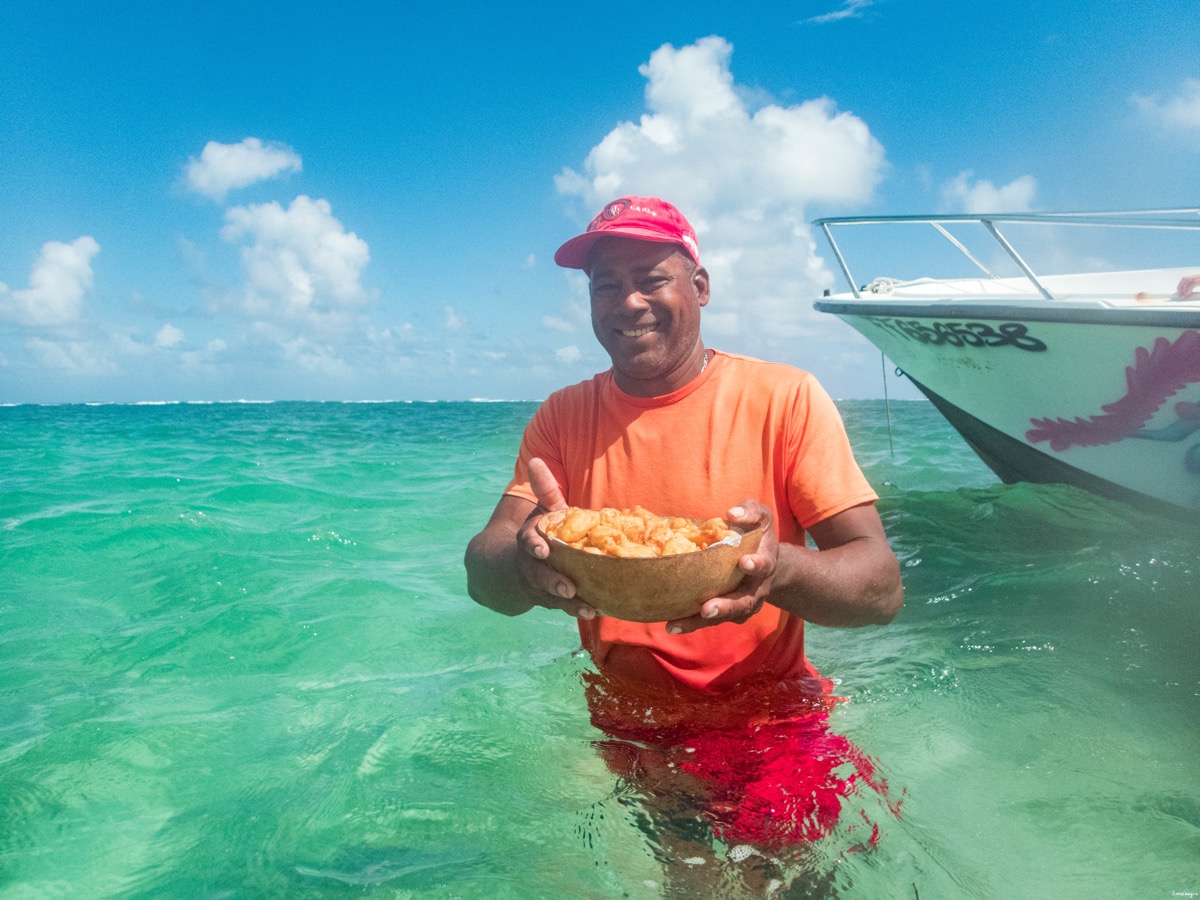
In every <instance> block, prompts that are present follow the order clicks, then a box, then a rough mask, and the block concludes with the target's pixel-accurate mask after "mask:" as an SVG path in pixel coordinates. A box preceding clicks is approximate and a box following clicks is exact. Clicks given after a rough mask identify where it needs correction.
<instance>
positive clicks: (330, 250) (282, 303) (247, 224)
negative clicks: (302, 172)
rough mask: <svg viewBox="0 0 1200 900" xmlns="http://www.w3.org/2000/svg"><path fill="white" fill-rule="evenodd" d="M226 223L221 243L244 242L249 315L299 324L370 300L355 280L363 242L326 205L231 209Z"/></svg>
mask: <svg viewBox="0 0 1200 900" xmlns="http://www.w3.org/2000/svg"><path fill="white" fill-rule="evenodd" d="M225 220H226V225H225V227H224V228H223V229H222V230H221V237H222V238H224V239H225V240H226V241H229V242H231V243H232V242H236V241H239V240H242V239H248V240H249V244H248V245H247V246H245V247H243V248H242V261H243V263H244V264H245V266H246V273H247V276H248V280H247V283H246V286H245V291H244V304H245V308H246V310H247V311H248V312H250V313H251V314H253V315H257V316H263V317H266V318H274V319H291V320H293V321H295V322H297V323H299V322H302V321H305V320H311V319H316V318H319V317H320V316H321V315H322V314H325V315H326V317H328V314H329V313H336V312H341V311H344V310H345V309H347V308H349V307H351V306H355V305H357V304H360V303H362V302H364V301H365V300H367V299H369V296H368V293H367V292H366V291H365V290H364V289H363V287H362V284H361V283H360V280H359V279H360V278H361V275H362V270H363V268H364V267H365V266H366V264H367V262H368V261H369V260H370V251H369V249H368V247H367V242H366V241H364V240H362V239H361V238H359V237H358V236H357V235H356V234H354V232H347V231H346V229H345V228H344V227H343V226H342V223H341V222H339V221H338V220H337V219H336V218H335V217H334V216H333V213H332V210H331V208H330V205H329V202H328V201H327V200H319V199H318V200H312V199H310V198H308V197H305V196H303V195H301V196H299V197H297V198H296V199H295V200H293V201H292V203H291V205H290V206H289V207H288V208H287V209H284V208H283V207H282V206H280V205H279V204H278V203H274V202H272V203H264V204H261V205H253V206H235V207H234V208H232V209H230V210H228V211H227V212H226V213H225Z"/></svg>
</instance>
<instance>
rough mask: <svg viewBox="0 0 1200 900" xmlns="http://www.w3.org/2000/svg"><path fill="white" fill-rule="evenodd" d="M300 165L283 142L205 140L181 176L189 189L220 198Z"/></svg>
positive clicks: (291, 170)
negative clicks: (198, 153) (198, 156)
mask: <svg viewBox="0 0 1200 900" xmlns="http://www.w3.org/2000/svg"><path fill="white" fill-rule="evenodd" d="M301 165H302V161H301V159H300V154H299V153H297V152H296V151H295V150H293V149H292V148H291V147H287V146H284V145H283V144H264V143H263V142H262V141H260V140H259V139H258V138H254V137H248V138H246V139H245V140H243V141H242V142H241V143H240V144H220V143H218V142H217V141H209V142H208V143H207V144H205V145H204V150H203V151H202V152H201V153H200V158H199V159H196V158H195V157H192V158H191V159H189V160H188V163H187V166H186V167H185V168H184V179H185V181H186V183H187V186H188V188H189V190H192V191H195V192H196V193H198V194H203V195H204V196H206V197H210V198H211V199H213V200H216V201H218V202H220V201H221V200H224V199H225V195H226V194H227V193H229V191H231V190H235V189H237V188H244V187H248V186H249V185H252V184H254V183H255V182H257V181H265V180H266V179H268V178H277V177H278V176H280V175H282V174H284V173H285V172H299V171H300V169H301Z"/></svg>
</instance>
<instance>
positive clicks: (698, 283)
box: [692, 266, 708, 306]
mask: <svg viewBox="0 0 1200 900" xmlns="http://www.w3.org/2000/svg"><path fill="white" fill-rule="evenodd" d="M692 286H693V287H694V288H695V289H696V298H697V299H698V300H699V302H700V305H701V306H708V269H706V268H704V266H697V267H696V271H695V272H693V273H692Z"/></svg>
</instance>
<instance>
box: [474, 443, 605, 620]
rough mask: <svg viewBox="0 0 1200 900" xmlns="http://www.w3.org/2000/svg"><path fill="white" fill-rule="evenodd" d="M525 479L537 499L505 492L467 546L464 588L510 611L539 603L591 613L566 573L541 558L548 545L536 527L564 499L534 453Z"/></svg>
mask: <svg viewBox="0 0 1200 900" xmlns="http://www.w3.org/2000/svg"><path fill="white" fill-rule="evenodd" d="M529 483H530V485H531V486H532V488H533V492H534V495H535V496H536V497H537V498H538V503H537V505H536V506H535V505H534V504H531V503H530V502H529V501H528V500H525V499H522V498H520V497H517V496H514V495H512V494H506V495H505V496H503V497H501V498H500V502H499V503H498V504H497V505H496V509H495V511H494V512H493V513H492V517H491V519H490V520H489V521H488V523H487V525H486V526H484V529H483V531H481V532H480V533H479V534H477V535H476V536H475V537H474V538H472V540H471V542H470V544H469V545H468V546H467V553H466V559H465V562H466V567H467V592H468V593H469V594H470V595H471V597H472V598H473V599H474V600H475V601H476V602H478V603H482V604H483V605H484V606H487V607H488V608H490V609H494V610H496V611H497V612H502V613H505V614H506V615H510V616H514V615H519V614H521V613H523V612H527V611H528V610H529V609H530V608H531V607H534V606H544V607H546V608H547V609H561V610H562V611H563V612H565V613H567V615H570V616H574V617H575V618H577V619H592V618H595V616H596V611H595V610H594V609H593V608H592V607H591V606H589V605H588V604H587V603H585V602H583V601H582V600H580V599H579V598H578V597H576V596H575V584H574V583H573V582H572V581H571V579H569V578H567V577H566V576H565V575H562V574H561V573H559V572H556V571H555V570H554V569H552V568H551V567H550V565H549V564H548V563H547V562H546V558H547V557H548V556H549V555H550V545H549V544H548V543H547V542H546V539H545V538H544V537H542V536H541V535H540V534H538V532H537V523H538V520H539V519H540V518H541V517H542V516H543V515H545V514H546V513H547V512H552V511H553V510H556V509H563V508H565V507H566V505H567V503H566V500H565V499H564V497H563V494H562V491H561V490H560V489H559V487H558V482H557V481H555V479H554V475H553V474H552V473H551V471H550V467H549V466H547V465H546V464H545V462H543V461H542V460H540V459H534V460H531V461H530V464H529Z"/></svg>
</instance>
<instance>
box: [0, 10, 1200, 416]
mask: <svg viewBox="0 0 1200 900" xmlns="http://www.w3.org/2000/svg"><path fill="white" fill-rule="evenodd" d="M1186 7H1187V4H1182V5H1181V4H1177V3H1158V2H1142V3H1126V2H1116V3H1114V2H1106V3H1079V2H1059V0H1050V2H1037V3H1024V2H1015V3H1006V4H982V3H980V4H975V3H949V2H912V0H849V2H839V0H829V2H794V3H780V2H767V3H760V4H751V5H745V4H730V3H726V2H722V3H707V2H699V3H693V4H690V5H688V6H686V7H679V6H670V5H666V4H645V3H636V4H635V3H625V2H620V0H615V2H608V3H605V4H602V5H599V6H596V5H592V6H588V7H581V8H580V10H579V11H575V10H574V8H568V7H567V6H565V5H563V4H542V3H524V4H512V5H508V4H464V3H456V2H448V3H443V4H440V5H438V7H437V8H436V9H435V8H434V5H433V4H390V3H389V4H384V3H341V4H332V3H286V4H284V3H257V4H255V3H224V2H204V3H187V2H173V3H170V4H167V3H162V4H155V3H149V2H146V3H122V2H116V3H109V4H102V3H98V2H97V3H78V4H73V3H55V2H45V3H32V2H30V3H25V2H12V3H5V4H0V215H2V217H3V218H2V219H0V403H19V402H40V403H45V402H89V401H99V402H126V401H155V400H233V399H264V400H269V399H314V400H332V399H348V400H370V399H374V400H385V399H416V400H427V399H468V398H481V397H482V398H493V399H538V398H542V397H544V396H546V395H547V394H548V393H549V392H550V391H551V390H553V389H554V388H555V387H557V386H560V385H562V384H566V383H570V382H574V381H578V380H580V379H582V378H586V377H588V376H589V375H591V374H592V373H594V372H596V371H599V370H601V369H603V368H606V367H607V360H606V358H605V357H604V356H603V353H602V351H601V350H600V348H599V346H598V345H597V344H596V342H595V339H594V338H593V336H592V334H591V330H590V326H589V323H588V318H587V303H586V287H585V284H584V283H583V281H582V279H581V277H580V276H579V275H578V273H574V272H567V271H565V270H561V269H558V268H556V267H555V266H554V264H553V261H552V259H551V257H552V255H553V252H554V249H555V248H556V247H557V246H558V244H559V243H561V242H562V241H563V240H565V239H566V238H568V237H570V236H572V235H573V234H575V233H577V231H578V230H580V228H581V227H582V226H583V225H584V224H585V223H586V222H587V220H588V219H589V218H590V217H591V216H592V214H593V213H594V212H595V211H596V210H597V209H598V208H599V207H600V206H601V205H603V203H604V202H606V201H607V200H609V199H612V198H614V197H616V196H620V195H622V194H650V193H653V194H659V195H662V196H665V197H668V198H669V199H671V200H673V201H674V202H676V203H677V205H679V206H680V207H681V208H682V209H683V210H684V212H685V213H686V214H687V215H688V216H689V217H690V218H691V219H692V220H693V224H695V225H696V226H697V229H698V231H699V234H700V241H701V249H702V254H703V256H704V260H705V263H706V264H707V266H708V268H709V270H710V273H711V274H712V279H713V302H712V304H711V305H710V306H709V308H708V309H707V310H706V312H705V324H704V334H705V339H706V343H707V344H708V345H710V346H714V347H718V348H721V349H726V350H730V351H736V352H741V353H749V354H753V355H757V356H761V357H764V358H769V359H776V360H782V361H786V362H790V363H793V364H795V365H798V366H800V367H802V368H806V369H809V370H810V371H813V372H815V373H816V374H817V375H818V377H819V378H820V379H821V380H822V381H823V382H824V383H825V384H826V386H827V387H828V388H829V389H830V392H831V393H833V394H834V395H835V396H837V397H877V396H881V395H882V390H883V387H882V381H881V375H880V370H881V366H880V361H879V356H878V353H877V352H876V351H874V350H873V348H871V347H870V346H869V345H867V344H866V343H865V342H864V341H863V340H862V339H861V338H859V337H858V336H857V335H856V334H854V333H853V332H852V331H851V330H850V329H849V328H848V327H846V326H845V325H843V324H842V323H840V322H839V321H838V320H836V319H834V318H832V317H830V316H825V315H822V314H819V313H816V312H814V311H813V310H812V301H813V299H815V298H816V297H817V296H818V295H819V294H820V291H821V289H822V288H823V287H826V286H833V287H835V288H836V289H842V288H843V285H842V284H841V283H840V278H835V277H834V274H833V271H832V268H831V265H832V257H831V255H830V253H829V252H828V248H827V247H826V246H825V245H824V244H823V242H822V241H821V239H820V238H819V237H818V236H814V234H813V232H812V229H811V227H810V225H809V223H811V221H812V220H813V219H814V218H817V217H818V216H828V215H853V214H867V213H870V214H909V213H933V212H964V211H967V212H983V211H993V212H994V211H1007V212H1021V211H1027V210H1059V211H1064V210H1065V211H1076V210H1092V209H1103V210H1107V209H1145V208H1152V207H1178V206H1193V205H1197V204H1200V61H1198V60H1200V57H1197V55H1196V50H1195V30H1196V29H1195V22H1194V21H1193V19H1194V15H1193V14H1190V13H1187V12H1186ZM864 269H869V263H865V264H864ZM855 274H856V276H858V271H856V272H855ZM875 274H881V273H875ZM917 274H935V273H931V272H920V273H917ZM901 395H903V391H902V390H901ZM893 396H896V394H895V393H893ZM914 396H915V395H914Z"/></svg>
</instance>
